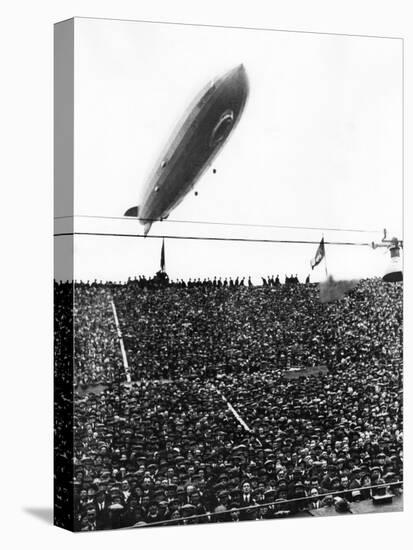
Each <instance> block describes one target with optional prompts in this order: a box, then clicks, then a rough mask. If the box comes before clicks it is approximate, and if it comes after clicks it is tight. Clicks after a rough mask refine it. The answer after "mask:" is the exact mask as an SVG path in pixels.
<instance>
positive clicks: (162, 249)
mask: <svg viewBox="0 0 413 550" xmlns="http://www.w3.org/2000/svg"><path fill="white" fill-rule="evenodd" d="M161 271H165V239H162V248H161Z"/></svg>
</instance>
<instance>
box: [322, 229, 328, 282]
mask: <svg viewBox="0 0 413 550" xmlns="http://www.w3.org/2000/svg"><path fill="white" fill-rule="evenodd" d="M323 243H324V269H325V272H326V279H328V269H327V253H326V243H325V240H324V233H323Z"/></svg>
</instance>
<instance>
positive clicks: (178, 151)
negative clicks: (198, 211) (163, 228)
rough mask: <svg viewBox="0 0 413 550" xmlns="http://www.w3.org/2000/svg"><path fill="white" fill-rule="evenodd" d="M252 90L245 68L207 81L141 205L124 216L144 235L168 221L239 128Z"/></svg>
mask: <svg viewBox="0 0 413 550" xmlns="http://www.w3.org/2000/svg"><path fill="white" fill-rule="evenodd" d="M248 91H249V86H248V78H247V74H246V71H245V68H244V65H242V64H241V65H238V66H237V67H235V68H233V69H231V70H230V71H228V72H227V73H225V74H224V75H223V76H221V77H219V78H217V79H216V80H214V81H213V82H212V83H211V82H209V83H208V85H207V86H206V87H205V88H204V89H203V90H202V91H201V92H200V93H199V94H198V96H197V97H196V98H195V100H194V101H193V103H192V104H191V105H190V106H189V108H188V109H187V111H186V112H185V114H184V118H183V122H182V123H181V124H179V125H178V127H177V129H176V130H175V132H174V133H173V134H172V136H171V137H170V139H169V140H168V142H167V145H166V147H165V149H164V151H163V153H162V155H161V156H160V158H159V160H158V162H157V163H156V165H155V167H154V169H153V170H152V173H151V175H150V177H149V178H148V181H147V182H146V185H145V186H144V191H143V194H142V200H141V202H140V205H139V206H134V207H132V208H129V209H128V210H127V211H126V212H125V214H124V216H130V217H136V218H138V219H139V220H140V222H141V223H142V224H143V225H144V235H145V236H146V235H147V234H148V232H149V230H150V228H151V226H152V223H153V222H155V221H160V220H164V219H166V218H167V217H168V216H169V214H170V213H171V212H172V210H173V209H174V208H176V206H177V205H178V204H179V203H180V202H181V201H182V200H183V199H184V197H185V195H186V194H187V193H188V192H189V191H190V190H191V189H192V188H193V187H194V185H195V183H196V182H197V181H198V179H199V178H200V177H201V175H202V174H203V173H204V172H205V170H206V169H207V168H208V166H210V164H211V163H212V161H213V160H214V158H215V157H216V155H217V154H218V152H219V151H220V150H221V148H222V147H223V145H224V143H225V142H226V141H227V139H228V137H229V136H230V134H231V133H232V131H233V130H234V128H235V126H236V125H237V124H238V122H239V120H240V118H241V115H242V112H243V110H244V107H245V104H246V101H247V97H248Z"/></svg>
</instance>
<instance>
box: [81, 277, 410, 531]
mask: <svg viewBox="0 0 413 550" xmlns="http://www.w3.org/2000/svg"><path fill="white" fill-rule="evenodd" d="M269 280H270V278H268V281H269ZM273 280H274V281H275V279H273ZM291 282H292V281H291ZM112 302H113V304H114V305H115V307H116V311H117V315H118V318H119V323H120V329H121V331H122V334H123V342H124V345H125V350H126V355H127V358H128V363H129V369H130V372H131V375H132V380H133V382H132V383H131V384H128V383H125V371H124V365H123V362H122V356H121V353H120V347H119V341H118V337H117V332H116V327H115V324H114V316H113V309H112ZM75 313H76V317H75V378H74V382H75V386H76V387H78V385H80V386H87V385H91V384H92V385H93V384H101V385H103V388H102V389H101V391H98V392H96V391H82V392H80V391H79V392H78V391H76V392H75V408H74V442H75V448H74V457H73V458H74V482H73V483H74V497H75V502H74V507H75V520H76V524H75V528H76V529H77V530H95V529H107V528H118V527H131V526H134V525H147V524H150V525H152V524H157V525H158V524H165V525H166V524H169V523H172V524H188V523H208V522H216V521H240V520H246V519H266V518H276V517H284V516H287V515H292V514H300V513H304V511H306V510H308V509H311V508H319V507H328V506H334V505H335V506H336V509H337V510H339V511H346V510H347V509H348V503H350V507H351V505H352V503H353V502H355V501H360V500H369V499H371V497H372V495H373V494H374V492H375V489H370V488H369V487H370V486H372V485H373V486H376V485H383V486H384V487H387V486H388V484H389V483H392V482H401V481H402V478H403V413H402V387H403V384H402V283H396V284H390V283H384V282H382V281H381V280H378V279H373V280H365V281H362V282H360V283H359V285H358V286H357V288H355V289H354V290H352V291H351V293H349V295H347V296H345V297H344V298H343V299H342V300H339V301H335V302H332V303H328V304H323V303H321V302H320V300H319V296H318V288H317V285H313V284H305V285H303V284H298V282H297V283H296V284H284V285H283V284H267V285H263V286H262V287H252V288H251V287H249V286H248V283H247V284H241V280H240V279H238V284H235V281H233V284H232V285H230V283H229V282H228V283H227V285H225V286H224V285H223V284H222V285H221V286H218V285H214V284H213V282H211V281H210V283H209V284H202V283H201V284H191V285H188V284H186V285H185V286H183V285H181V284H179V283H178V284H174V283H170V282H169V281H166V280H165V282H164V284H160V285H158V284H157V285H155V286H152V285H151V284H149V285H147V284H142V280H141V283H139V279H137V280H135V281H129V282H128V283H127V284H125V285H105V284H102V285H100V284H92V285H90V284H89V285H84V284H79V285H76V287H75ZM320 365H323V366H325V367H327V368H326V369H325V370H323V371H322V372H320V373H319V374H318V375H316V376H312V375H309V374H306V369H307V368H309V367H314V366H320ZM297 366H299V367H300V368H301V369H302V372H303V375H302V376H299V377H294V378H292V379H291V378H288V377H287V376H286V373H288V371H289V370H290V369H291V368H293V367H297ZM309 370H311V369H309ZM389 487H391V489H390V488H388V489H386V490H388V491H393V492H397V491H398V490H400V489H395V486H394V485H392V486H389ZM338 491H341V492H342V493H341V494H340V497H341V498H335V497H334V496H329V494H330V493H331V492H338Z"/></svg>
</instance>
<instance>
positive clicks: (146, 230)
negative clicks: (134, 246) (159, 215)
mask: <svg viewBox="0 0 413 550" xmlns="http://www.w3.org/2000/svg"><path fill="white" fill-rule="evenodd" d="M151 227H152V222H148V223H145V225H144V226H143V234H144V236H145V237H146V235H147V234H148V233H149V231H150V229H151Z"/></svg>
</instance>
